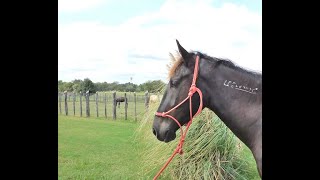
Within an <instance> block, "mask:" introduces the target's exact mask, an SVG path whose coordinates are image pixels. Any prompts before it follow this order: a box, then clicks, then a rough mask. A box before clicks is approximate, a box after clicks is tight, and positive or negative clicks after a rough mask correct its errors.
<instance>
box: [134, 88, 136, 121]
mask: <svg viewBox="0 0 320 180" xmlns="http://www.w3.org/2000/svg"><path fill="white" fill-rule="evenodd" d="M134 120H135V121H137V95H136V92H134Z"/></svg>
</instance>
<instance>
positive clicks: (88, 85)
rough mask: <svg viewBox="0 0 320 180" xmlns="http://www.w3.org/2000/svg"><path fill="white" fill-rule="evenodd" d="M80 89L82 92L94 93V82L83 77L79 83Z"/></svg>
mask: <svg viewBox="0 0 320 180" xmlns="http://www.w3.org/2000/svg"><path fill="white" fill-rule="evenodd" d="M80 89H81V91H82V92H87V91H90V93H95V92H96V91H97V90H96V87H95V85H94V83H93V82H92V81H91V80H90V79H89V78H85V79H84V80H83V82H82V83H81V85H80Z"/></svg>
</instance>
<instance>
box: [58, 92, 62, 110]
mask: <svg viewBox="0 0 320 180" xmlns="http://www.w3.org/2000/svg"><path fill="white" fill-rule="evenodd" d="M58 96H59V109H60V114H62V109H61V93H60V92H59V93H58Z"/></svg>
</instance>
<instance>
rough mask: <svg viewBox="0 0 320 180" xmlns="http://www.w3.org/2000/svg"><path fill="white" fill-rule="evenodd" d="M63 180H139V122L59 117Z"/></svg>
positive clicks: (60, 163) (59, 172) (60, 166)
mask: <svg viewBox="0 0 320 180" xmlns="http://www.w3.org/2000/svg"><path fill="white" fill-rule="evenodd" d="M58 124H59V125H58V152H59V153H58V169H59V170H58V175H59V179H139V178H140V177H139V176H138V172H139V162H140V161H139V156H138V154H139V150H140V149H141V148H142V147H141V146H140V145H139V144H138V143H134V141H133V136H132V135H133V133H134V130H135V127H136V126H137V124H136V123H133V122H132V121H131V122H130V121H123V120H117V121H113V120H103V118H100V119H96V118H79V117H72V116H68V117H67V116H63V115H62V116H61V115H59V120H58Z"/></svg>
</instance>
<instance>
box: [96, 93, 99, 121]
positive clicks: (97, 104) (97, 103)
mask: <svg viewBox="0 0 320 180" xmlns="http://www.w3.org/2000/svg"><path fill="white" fill-rule="evenodd" d="M98 96H99V95H98V92H96V110H97V117H99V110H98V109H99V108H98V98H99V97H98Z"/></svg>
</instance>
